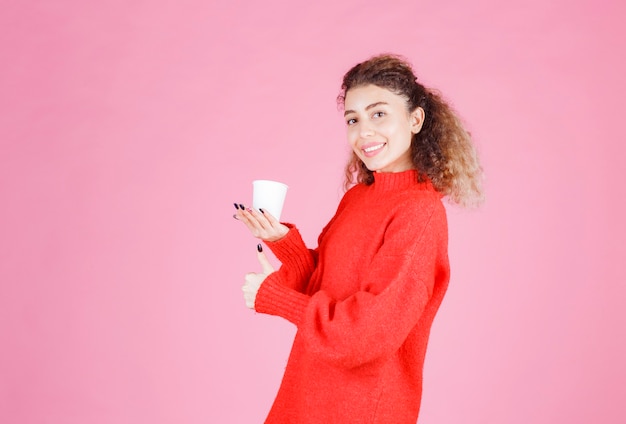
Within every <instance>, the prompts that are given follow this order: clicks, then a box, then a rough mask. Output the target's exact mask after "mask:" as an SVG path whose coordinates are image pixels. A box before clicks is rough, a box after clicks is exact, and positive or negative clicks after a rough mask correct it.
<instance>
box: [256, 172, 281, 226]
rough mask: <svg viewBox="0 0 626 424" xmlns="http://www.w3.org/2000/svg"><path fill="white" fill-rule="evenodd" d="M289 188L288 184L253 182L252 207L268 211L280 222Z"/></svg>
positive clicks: (263, 181)
mask: <svg viewBox="0 0 626 424" xmlns="http://www.w3.org/2000/svg"><path fill="white" fill-rule="evenodd" d="M288 188H289V187H288V186H287V185H286V184H283V183H279V182H278V181H270V180H255V181H252V207H253V208H254V209H256V210H259V209H263V210H264V211H268V212H269V213H271V214H272V216H273V217H274V218H276V219H277V220H280V214H281V213H282V212H283V205H284V204H285V196H286V195H287V189H288Z"/></svg>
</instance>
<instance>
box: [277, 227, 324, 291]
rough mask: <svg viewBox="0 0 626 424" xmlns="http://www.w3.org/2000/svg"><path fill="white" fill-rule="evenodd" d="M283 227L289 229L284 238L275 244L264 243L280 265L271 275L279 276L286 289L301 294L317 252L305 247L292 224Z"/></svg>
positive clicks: (314, 263) (311, 271) (309, 275)
mask: <svg viewBox="0 0 626 424" xmlns="http://www.w3.org/2000/svg"><path fill="white" fill-rule="evenodd" d="M285 225H286V226H287V227H289V232H288V233H287V235H286V236H285V237H283V238H282V239H280V240H278V241H275V242H265V244H266V245H267V246H268V247H269V248H270V249H271V250H272V252H273V253H274V254H275V255H276V258H277V259H278V260H279V261H280V262H281V263H282V266H281V267H280V269H279V270H278V271H277V272H275V273H273V274H272V275H274V274H276V275H275V276H274V277H278V276H280V278H279V280H280V281H281V283H282V285H283V286H285V287H286V288H289V289H291V290H296V291H298V292H301V293H303V292H304V291H305V289H306V285H307V283H308V281H309V279H310V277H311V274H312V273H313V270H314V269H315V265H316V264H317V251H316V250H310V249H308V248H307V247H306V245H305V244H304V241H303V240H302V236H301V235H300V232H299V231H298V229H297V228H296V227H295V226H294V225H293V224H287V223H285ZM268 278H269V277H268ZM266 280H267V279H266Z"/></svg>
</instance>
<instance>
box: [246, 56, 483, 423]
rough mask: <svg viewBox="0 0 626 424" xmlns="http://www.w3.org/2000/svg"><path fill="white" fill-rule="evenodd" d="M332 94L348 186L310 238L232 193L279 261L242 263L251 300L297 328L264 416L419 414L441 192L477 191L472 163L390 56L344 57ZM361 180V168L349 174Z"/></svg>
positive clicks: (435, 290)
mask: <svg viewBox="0 0 626 424" xmlns="http://www.w3.org/2000/svg"><path fill="white" fill-rule="evenodd" d="M341 88H342V91H341V94H340V95H339V98H338V101H339V102H340V104H341V105H342V106H343V107H344V117H345V121H346V126H347V136H348V137H347V138H348V143H349V144H350V146H351V147H352V150H353V153H352V156H351V159H350V161H349V163H348V165H347V167H346V187H347V188H348V187H349V186H351V185H352V187H351V188H350V189H348V190H347V192H346V193H345V195H344V197H343V199H342V200H341V202H340V204H339V206H338V209H337V212H336V214H335V216H334V217H333V218H332V219H331V221H330V222H329V223H328V225H327V226H326V227H325V228H324V230H323V231H322V233H321V235H320V236H319V240H318V248H317V249H314V250H309V249H307V248H306V246H305V245H304V242H303V241H302V238H301V237H300V234H299V233H298V230H297V229H296V227H295V226H293V225H291V224H284V223H280V222H278V221H277V220H276V219H274V217H272V216H271V215H270V214H269V213H267V212H265V211H263V210H260V211H256V210H252V209H248V208H244V207H243V205H239V204H235V207H236V208H237V213H236V215H235V217H236V218H237V219H239V220H241V221H242V222H243V223H244V224H245V225H246V226H247V227H248V228H249V230H250V231H251V232H252V234H253V235H254V236H255V237H258V238H260V239H261V240H263V241H264V242H265V244H266V245H267V246H268V247H269V248H270V249H271V250H272V251H273V252H274V254H275V255H276V257H277V258H278V259H279V260H280V261H281V262H282V266H281V268H280V269H279V270H278V271H276V272H274V270H273V269H272V267H271V265H270V264H269V263H268V261H267V259H266V258H265V256H264V255H263V253H262V247H261V245H259V246H258V249H259V261H260V262H261V265H262V268H263V271H262V272H261V273H250V274H247V275H246V279H245V280H246V283H245V286H244V297H245V299H246V304H247V306H248V307H250V308H254V309H255V310H256V311H258V312H263V313H267V314H272V315H278V316H281V317H283V318H285V319H288V320H289V321H291V322H293V323H294V324H295V325H296V326H297V327H298V332H297V334H296V337H295V340H294V344H293V348H292V351H291V354H290V357H289V362H288V364H287V368H286V370H285V375H284V376H283V380H282V384H281V387H280V390H279V392H278V395H277V397H276V400H275V402H274V405H273V407H272V409H271V411H270V413H269V416H268V417H267V421H266V423H394V424H402V423H415V422H416V420H417V416H418V412H419V407H420V399H421V393H422V369H423V363H424V355H425V353H426V345H427V342H428V335H429V332H430V328H431V324H432V322H433V318H434V316H435V313H436V312H437V309H438V308H439V305H440V303H441V301H442V298H443V296H444V294H445V292H446V288H447V286H448V280H449V271H450V268H449V263H448V253H447V239H448V236H447V222H446V212H445V209H444V207H443V204H442V202H441V199H442V197H444V196H447V197H448V198H449V199H450V200H451V201H452V202H455V203H459V204H462V205H468V204H471V203H474V202H476V201H480V199H481V197H482V190H481V185H480V177H481V168H480V165H479V163H478V159H477V157H476V154H475V150H474V148H473V146H472V144H471V140H470V136H469V134H468V132H467V131H466V130H465V129H464V128H463V126H462V125H461V123H460V121H459V119H458V118H457V117H456V115H455V114H454V113H453V111H452V110H451V108H450V107H449V106H448V105H447V104H446V103H445V102H444V101H443V100H442V99H441V98H440V97H439V96H438V95H437V94H436V93H434V92H433V91H431V90H429V89H427V88H425V87H424V86H423V85H421V84H420V83H419V82H417V80H416V77H415V75H414V73H413V70H412V69H411V67H410V65H409V64H408V63H407V62H406V61H404V60H403V59H402V58H400V57H398V56H392V55H382V56H376V57H373V58H371V59H369V60H367V61H365V62H363V63H360V64H358V65H356V66H355V67H353V68H352V69H350V71H348V73H346V75H345V76H344V78H343V84H342V87H341ZM355 180H356V181H355Z"/></svg>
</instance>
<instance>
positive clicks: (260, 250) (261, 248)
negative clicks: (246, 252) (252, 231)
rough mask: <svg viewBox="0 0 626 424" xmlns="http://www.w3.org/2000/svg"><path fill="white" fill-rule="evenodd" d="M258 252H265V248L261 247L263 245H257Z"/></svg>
mask: <svg viewBox="0 0 626 424" xmlns="http://www.w3.org/2000/svg"><path fill="white" fill-rule="evenodd" d="M256 250H258V251H259V253H260V252H262V251H263V246H261V243H259V244H257V245H256Z"/></svg>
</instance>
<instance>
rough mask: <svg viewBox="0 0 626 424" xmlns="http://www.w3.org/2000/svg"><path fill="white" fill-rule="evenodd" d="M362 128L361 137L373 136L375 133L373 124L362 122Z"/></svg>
mask: <svg viewBox="0 0 626 424" xmlns="http://www.w3.org/2000/svg"><path fill="white" fill-rule="evenodd" d="M360 130H361V131H360V133H361V137H371V136H373V135H374V128H373V127H372V125H371V124H368V123H361V128H360Z"/></svg>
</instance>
